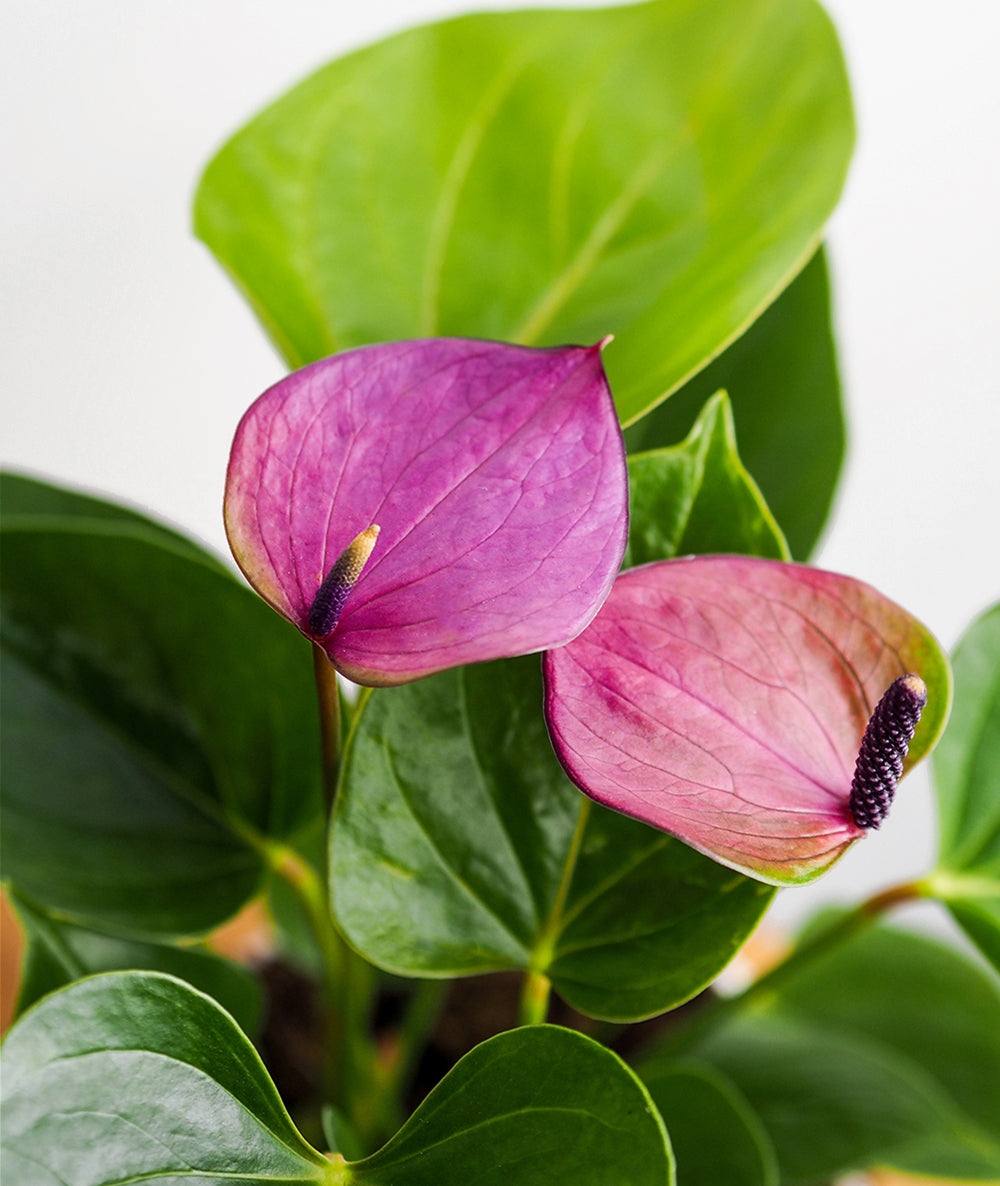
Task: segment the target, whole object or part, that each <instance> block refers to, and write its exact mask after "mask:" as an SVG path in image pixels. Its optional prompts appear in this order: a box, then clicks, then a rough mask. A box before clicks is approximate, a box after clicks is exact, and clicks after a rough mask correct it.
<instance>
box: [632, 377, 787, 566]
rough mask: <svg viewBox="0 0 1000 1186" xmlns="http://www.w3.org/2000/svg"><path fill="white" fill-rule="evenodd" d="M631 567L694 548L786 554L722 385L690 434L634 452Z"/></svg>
mask: <svg viewBox="0 0 1000 1186" xmlns="http://www.w3.org/2000/svg"><path fill="white" fill-rule="evenodd" d="M628 477H629V546H628V549H627V550H626V553H625V567H626V568H631V567H633V566H635V565H640V564H647V563H649V562H650V561H652V560H670V559H672V558H673V557H674V556H678V555H680V556H683V555H685V554H687V553H690V552H747V553H749V554H750V555H752V556H772V557H774V558H775V559H776V560H787V559H788V547H787V545H786V544H785V540H784V537H783V536H782V534H781V529H780V528H779V527H778V525H777V523H775V521H774V516H773V515H772V514H771V512H770V511H769V510H768V508H767V504H766V503H765V502H764V499H763V498H762V497H761V494H760V491H759V490H758V489H757V486H756V484H755V482H754V480H753V478H751V477H750V475H749V474H748V473H747V471H746V469H745V468H744V466H743V463H742V462H741V461H740V458H739V454H738V453H737V452H736V433H735V429H734V427H733V414H732V410H731V408H730V404H729V399H728V398H727V396H726V393H725V392H724V391H720V392H718V393H717V394H716V395H714V396H713V397H712V398H711V399H710V400H709V401H708V402H707V403H706V404H705V407H704V408H703V409H702V412H701V415H700V416H699V417H698V419H697V421H696V422H695V425H694V427H693V428H692V429H691V431H690V433H688V436H687V439H686V440H684V441H682V442H681V444H679V445H675V446H673V447H672V448H667V449H654V450H652V451H651V452H649V453H638V454H633V455H632V456H631V457H629V459H628Z"/></svg>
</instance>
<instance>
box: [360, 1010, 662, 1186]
mask: <svg viewBox="0 0 1000 1186" xmlns="http://www.w3.org/2000/svg"><path fill="white" fill-rule="evenodd" d="M347 1169H348V1171H349V1176H348V1179H347V1181H349V1182H357V1183H358V1186H441V1184H442V1183H449V1184H450V1183H460V1182H475V1183H476V1186H541V1184H542V1183H559V1184H562V1183H567V1184H568V1183H573V1186H608V1184H609V1183H612V1182H613V1183H616V1186H617V1184H624V1183H628V1186H673V1182H674V1166H673V1157H672V1156H671V1152H670V1142H669V1140H668V1139H667V1133H666V1130H665V1129H664V1127H663V1121H662V1120H661V1119H660V1117H659V1115H658V1113H657V1111H656V1108H655V1107H654V1106H653V1103H652V1101H651V1100H650V1098H649V1093H648V1092H647V1091H646V1089H645V1087H643V1085H642V1083H641V1082H640V1081H639V1079H638V1078H636V1076H635V1074H634V1073H633V1072H632V1071H631V1070H630V1069H629V1068H628V1067H627V1066H626V1065H625V1064H624V1063H623V1062H622V1061H621V1060H620V1059H619V1058H618V1057H617V1056H616V1055H614V1054H612V1053H611V1051H610V1050H607V1049H605V1047H603V1046H600V1045H599V1044H598V1043H597V1042H594V1041H591V1039H590V1038H585V1037H584V1036H583V1035H582V1034H578V1033H576V1032H575V1031H573V1030H565V1029H559V1028H557V1027H556V1026H549V1025H545V1026H527V1027H525V1028H523V1029H518V1030H509V1031H508V1032H506V1033H503V1034H498V1035H497V1036H496V1037H495V1038H491V1039H490V1040H489V1041H487V1042H483V1043H482V1044H481V1045H479V1046H477V1047H476V1048H475V1049H474V1050H472V1051H470V1053H469V1054H467V1055H466V1056H465V1058H463V1059H462V1060H461V1061H460V1062H459V1063H458V1064H457V1065H456V1066H455V1067H454V1068H453V1069H452V1070H451V1071H450V1072H449V1073H448V1074H447V1075H446V1076H445V1078H444V1079H443V1080H442V1081H441V1082H440V1083H439V1084H438V1085H437V1087H435V1088H434V1090H433V1091H432V1092H431V1094H430V1095H429V1096H428V1097H427V1099H426V1100H424V1102H423V1103H422V1104H421V1105H420V1107H419V1108H418V1109H417V1110H416V1112H415V1113H414V1114H413V1116H411V1117H410V1119H409V1120H408V1121H407V1123H406V1124H405V1125H404V1126H403V1128H402V1129H400V1131H399V1132H398V1133H397V1134H396V1136H394V1137H393V1138H392V1140H390V1141H389V1143H388V1144H387V1145H385V1146H384V1147H383V1148H382V1149H380V1150H379V1151H378V1152H377V1153H376V1154H374V1156H372V1157H369V1158H367V1160H365V1161H360V1162H354V1163H352V1164H351V1165H349V1166H348V1167H347Z"/></svg>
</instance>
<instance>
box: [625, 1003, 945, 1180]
mask: <svg viewBox="0 0 1000 1186" xmlns="http://www.w3.org/2000/svg"><path fill="white" fill-rule="evenodd" d="M698 1056H699V1057H701V1058H705V1059H707V1060H708V1061H709V1062H711V1063H712V1064H713V1065H714V1066H716V1067H718V1068H719V1069H720V1070H721V1071H722V1072H723V1073H724V1074H725V1075H727V1076H728V1077H729V1078H731V1079H732V1080H733V1082H735V1084H736V1086H737V1087H738V1088H739V1090H740V1091H741V1092H742V1093H743V1095H745V1096H746V1098H747V1099H748V1100H749V1101H750V1105H751V1107H752V1108H753V1109H754V1110H755V1112H756V1113H757V1114H758V1115H759V1116H760V1118H761V1120H762V1121H763V1124H764V1127H765V1128H766V1130H767V1132H768V1134H769V1136H770V1138H771V1140H772V1141H773V1143H774V1148H775V1151H776V1153H777V1157H778V1164H779V1166H780V1170H781V1181H782V1183H783V1184H785V1186H797V1184H798V1183H802V1184H803V1186H804V1184H806V1183H815V1182H820V1181H827V1180H829V1179H831V1178H833V1177H836V1176H839V1175H840V1174H842V1173H844V1172H846V1171H848V1170H852V1169H863V1168H866V1167H868V1166H872V1165H879V1164H882V1163H884V1162H885V1161H887V1160H888V1159H889V1158H890V1157H891V1155H892V1154H893V1153H894V1152H896V1151H898V1150H902V1149H904V1148H906V1147H907V1146H908V1145H909V1144H910V1143H912V1142H913V1141H914V1140H916V1139H918V1138H919V1137H920V1135H921V1134H922V1133H924V1132H926V1131H927V1130H928V1128H934V1127H937V1126H938V1125H940V1124H942V1123H944V1122H945V1121H946V1119H947V1117H948V1107H947V1101H946V1100H944V1099H943V1098H942V1097H941V1094H940V1093H939V1092H938V1091H936V1090H935V1085H934V1083H933V1081H932V1080H931V1079H930V1078H929V1077H928V1076H927V1075H926V1074H925V1073H924V1072H922V1070H921V1068H920V1067H918V1066H915V1065H914V1064H913V1063H911V1062H909V1061H908V1060H907V1059H903V1058H898V1057H896V1056H895V1055H894V1054H893V1053H892V1051H890V1050H887V1049H885V1048H883V1047H882V1046H881V1045H880V1044H879V1043H877V1042H871V1041H869V1040H868V1039H867V1038H866V1037H865V1036H864V1035H855V1034H853V1033H851V1032H850V1031H849V1030H848V1031H841V1030H835V1029H830V1028H828V1027H825V1026H823V1025H822V1024H816V1025H811V1024H808V1023H804V1022H801V1021H791V1020H789V1019H787V1018H783V1019H780V1020H779V1019H777V1018H774V1017H758V1018H755V1019H753V1020H752V1021H751V1020H748V1021H747V1022H746V1023H745V1024H741V1025H739V1026H734V1027H731V1028H728V1029H726V1030H723V1031H722V1032H721V1033H719V1034H717V1035H715V1036H714V1037H713V1038H712V1039H710V1040H709V1041H707V1042H705V1043H704V1044H703V1045H702V1046H701V1047H700V1048H699V1049H698ZM640 1073H641V1074H643V1075H644V1077H645V1075H646V1072H645V1071H644V1070H642V1069H641V1068H640Z"/></svg>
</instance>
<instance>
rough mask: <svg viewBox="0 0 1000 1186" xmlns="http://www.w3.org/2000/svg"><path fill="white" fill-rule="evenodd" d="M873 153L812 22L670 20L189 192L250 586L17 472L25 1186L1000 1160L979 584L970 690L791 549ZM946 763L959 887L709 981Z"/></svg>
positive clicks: (605, 26)
mask: <svg viewBox="0 0 1000 1186" xmlns="http://www.w3.org/2000/svg"><path fill="white" fill-rule="evenodd" d="M852 140H853V127H852V116H851V106H850V99H849V93H848V87H847V82H846V78H845V72H844V67H843V62H842V59H841V55H840V50H839V48H838V44H837V40H836V36H835V34H834V31H833V29H832V28H831V26H830V23H829V21H828V20H827V18H826V16H825V14H824V13H823V11H822V10H821V9H820V7H819V6H818V5H817V4H816V3H814V0H711V3H699V4H691V3H687V2H685V0H650V2H648V3H643V4H638V5H632V6H626V7H612V8H606V9H587V10H581V11H570V10H564V11H547V10H546V11H542V10H540V11H531V12H512V13H490V14H483V15H473V16H469V17H464V18H461V19H458V20H451V21H447V22H444V23H440V24H434V25H429V26H426V27H422V28H416V29H412V30H409V31H406V32H403V33H400V34H399V35H397V36H394V37H391V38H389V39H388V40H386V41H383V42H380V43H379V44H376V45H372V46H370V47H368V48H365V49H362V50H359V51H357V52H355V53H352V54H350V55H349V56H348V57H346V58H343V59H341V60H339V61H335V62H333V63H331V64H330V65H329V66H327V67H326V68H324V69H322V70H320V71H319V73H317V74H315V75H313V76H312V77H311V78H309V79H307V80H306V81H305V82H303V83H302V84H301V85H299V86H297V87H296V88H295V89H294V90H292V91H291V92H290V93H289V94H287V95H286V96H284V97H283V98H281V99H279V100H278V101H277V102H275V103H274V104H273V105H272V106H270V107H268V108H267V109H266V110H265V111H263V112H262V113H261V114H260V115H259V116H257V117H256V118H255V119H254V120H252V122H250V123H249V124H248V125H247V126H246V127H245V128H244V129H243V130H241V131H240V132H238V133H237V134H236V135H235V136H234V137H233V138H232V139H231V140H230V141H229V143H228V144H226V146H225V147H224V148H223V149H222V150H221V151H220V152H219V154H218V155H217V156H216V157H215V159H214V160H213V161H212V162H211V163H210V164H209V165H208V167H207V169H206V171H205V173H204V176H203V178H202V180H201V183H200V186H199V188H198V192H197V196H196V199H195V229H196V232H197V234H198V235H199V236H200V237H201V239H203V240H204V242H205V243H206V244H207V245H208V247H209V248H210V249H211V251H212V252H213V253H214V254H215V255H216V256H217V257H218V259H219V261H220V263H221V264H222V265H223V267H224V268H225V269H226V271H227V272H228V273H229V275H230V276H231V277H233V278H234V279H235V281H236V283H237V285H238V286H239V288H240V290H241V291H242V293H243V294H244V295H245V296H246V297H247V299H248V300H249V301H250V303H251V304H252V306H253V309H254V311H255V312H256V313H257V315H258V316H259V318H260V320H261V322H262V324H263V326H264V329H265V330H266V332H267V333H268V334H269V335H270V337H271V339H272V340H273V342H274V344H275V345H276V347H277V348H278V349H279V350H280V351H281V353H282V354H283V355H284V357H285V358H286V360H287V362H288V364H289V370H290V373H289V374H288V375H287V377H285V378H284V379H282V380H281V381H280V382H278V383H277V384H276V385H275V386H273V387H271V388H270V389H269V390H267V391H265V392H264V393H263V394H262V395H260V394H259V393H258V392H248V393H247V405H248V407H247V411H246V413H245V415H244V416H243V418H242V420H241V422H240V423H239V425H234V426H233V427H234V441H233V446H232V452H231V455H230V457H229V463H228V471H227V474H226V479H225V505H224V512H223V513H224V517H225V525H226V531H227V535H228V538H229V542H230V544H231V547H232V552H233V557H234V558H235V562H236V566H235V567H234V566H233V564H232V563H230V562H229V560H228V559H223V558H220V557H217V556H214V555H211V554H209V553H207V552H206V551H205V550H204V549H203V548H202V547H201V546H199V545H198V544H197V543H195V542H194V541H192V540H191V539H189V538H187V537H186V536H185V535H183V534H181V533H178V532H177V531H176V530H175V529H173V528H169V527H167V526H165V525H164V524H162V523H160V522H157V521H155V520H154V519H151V518H148V517H146V516H145V515H143V514H140V513H139V512H137V511H134V510H132V509H130V508H128V507H125V506H122V505H119V504H117V503H114V502H110V501H104V500H102V499H99V498H96V497H94V496H92V495H89V494H83V493H79V492H76V491H72V490H68V489H66V488H64V487H62V486H59V485H55V484H50V483H48V482H43V481H40V480H38V479H36V478H32V477H28V476H26V475H21V474H14V473H9V474H6V475H4V477H3V489H2V494H3V521H2V528H3V555H4V568H3V636H2V638H3V650H4V674H3V698H4V699H3V712H4V743H3V823H4V829H3V876H4V879H5V885H6V890H7V893H8V895H9V898H10V900H11V902H12V903H13V905H14V907H15V909H16V911H17V914H18V917H19V919H20V922H21V925H22V928H23V931H24V933H25V938H26V951H25V958H24V967H23V973H22V981H21V988H20V1000H19V1013H20V1016H19V1019H18V1020H17V1021H16V1023H15V1024H14V1026H13V1028H12V1029H11V1031H10V1033H9V1035H8V1036H7V1038H6V1041H5V1043H4V1047H3V1054H2V1061H3V1078H2V1093H3V1174H4V1182H5V1184H6V1186H56V1184H69V1183H72V1184H73V1186H111V1184H112V1183H115V1184H121V1183H126V1182H139V1181H149V1182H162V1183H181V1182H189V1181H190V1182H201V1183H206V1184H208V1183H214V1184H221V1183H223V1182H226V1183H234V1182H245V1183H265V1182H282V1183H290V1182H314V1183H318V1184H324V1186H334V1184H336V1186H341V1184H344V1186H346V1184H348V1183H357V1184H359V1186H432V1184H433V1186H452V1184H454V1186H466V1184H467V1183H472V1182H475V1183H477V1184H480V1186H493V1184H495V1186H500V1184H503V1186H539V1184H541V1183H545V1184H546V1186H670V1184H673V1183H679V1184H680V1186H720V1184H725V1186H799V1184H801V1186H808V1184H811V1183H825V1182H832V1181H833V1180H834V1179H837V1178H838V1177H840V1176H841V1175H843V1174H844V1173H847V1172H848V1171H856V1170H864V1169H866V1168H869V1167H893V1168H895V1169H897V1170H900V1171H906V1172H912V1173H916V1174H920V1175H924V1176H931V1177H938V1178H944V1179H946V1180H948V1181H952V1182H955V1181H965V1180H968V1181H990V1180H997V1179H998V1178H1000V1089H998V1084H1000V979H998V972H1000V675H998V672H1000V606H997V607H994V608H993V609H992V610H989V611H988V612H987V613H985V614H984V615H983V617H982V618H981V619H979V621H977V622H976V623H975V624H974V625H973V626H972V627H971V629H970V631H969V633H968V635H967V636H966V638H965V639H964V640H963V642H962V643H961V644H960V646H959V648H958V650H957V653H956V654H955V656H954V660H953V662H954V691H953V676H952V667H951V665H949V661H948V659H947V658H946V657H945V655H944V654H943V653H942V651H941V649H940V648H939V646H938V644H937V643H936V641H935V639H934V637H933V635H932V634H931V632H930V631H929V630H928V629H927V627H925V626H924V625H923V624H921V623H920V622H918V621H916V620H915V619H914V617H913V616H912V615H911V614H910V613H908V612H907V611H906V610H905V609H904V608H902V607H901V606H899V605H897V604H895V603H894V602H892V601H890V600H889V599H888V598H886V597H885V596H883V595H882V594H881V593H879V592H878V591H877V590H876V589H873V588H872V587H871V586H869V585H868V584H866V583H864V581H863V580H861V579H859V578H858V576H857V575H842V574H838V573H832V572H826V571H822V570H820V569H818V568H815V567H812V566H810V565H809V564H808V558H809V555H810V553H811V551H812V549H813V546H814V545H815V542H816V540H817V537H818V534H819V532H820V530H821V528H822V525H823V523H824V520H825V518H826V515H827V512H828V510H829V507H830V502H831V498H832V495H833V491H834V487H835V483H836V479H837V473H838V469H839V465H840V461H841V455H842V451H843V424H842V417H841V410H840V398H839V389H838V382H837V372H836V363H835V357H834V351H833V341H832V336H831V331H830V310H829V296H828V291H827V276H826V265H825V261H824V256H823V250H822V247H821V240H822V234H823V227H824V223H825V221H826V219H827V217H828V216H829V214H830V212H831V211H832V209H833V208H834V206H835V204H836V202H837V199H838V196H839V193H840V190H841V187H842V184H843V181H844V177H845V173H846V170H847V167H848V161H849V157H850V153H851V147H852ZM255 396H256V397H257V398H256V399H255V398H254V397H255ZM737 442H739V447H738V445H737ZM221 469H222V465H221V462H220V485H221V481H222V475H221ZM237 567H238V569H239V571H238V572H237V571H236V568H237ZM953 698H954V709H953V711H952V714H951V720H950V723H948V718H949V711H950V710H951V709H952V700H953ZM946 723H947V727H946ZM935 745H936V746H937V749H936V753H935V755H934V774H935V781H936V792H937V795H938V800H939V804H940V817H941V838H940V855H939V857H938V862H937V866H936V868H934V869H933V870H930V871H928V872H927V874H926V876H924V877H923V878H921V879H919V880H917V881H914V882H912V883H908V884H905V885H897V886H890V887H888V888H887V889H886V890H885V891H884V892H883V893H880V894H878V895H877V896H876V897H874V898H872V899H869V900H867V901H863V902H861V903H858V904H855V905H853V906H850V907H848V908H846V909H844V910H840V911H837V912H832V913H830V914H824V915H822V916H820V917H818V918H816V919H815V920H813V922H811V923H810V924H809V925H808V926H807V927H806V928H805V930H804V932H803V934H802V935H801V936H800V937H799V939H798V941H797V942H796V944H795V945H794V946H793V947H792V948H791V950H790V951H789V952H788V953H787V954H786V955H785V956H784V957H783V958H782V959H781V960H780V961H778V962H777V963H774V964H773V965H772V966H770V967H769V968H768V969H763V970H762V969H758V972H759V973H762V974H758V976H757V978H756V979H752V980H751V982H750V983H749V986H748V987H746V988H745V989H743V990H742V991H738V992H733V991H728V992H727V991H722V990H720V989H718V988H716V987H713V985H714V982H715V981H716V980H717V978H718V977H719V975H720V973H722V972H723V970H724V969H725V968H726V966H727V965H728V964H729V963H730V961H731V960H732V959H733V957H734V956H736V955H737V953H738V952H740V951H741V949H742V948H743V947H744V945H745V944H746V942H747V940H748V939H749V938H750V936H751V935H752V933H753V932H754V930H755V928H756V927H757V924H758V923H759V922H760V920H761V918H762V916H763V915H764V913H765V911H766V910H767V908H768V905H769V903H770V902H771V900H772V898H773V897H774V895H775V893H777V892H779V889H780V891H781V892H784V893H795V892H796V889H795V887H796V886H799V885H801V884H803V883H806V882H809V881H811V880H813V879H815V878H816V877H819V876H820V875H822V874H823V873H824V871H825V870H827V869H828V868H829V867H830V866H831V865H832V864H833V863H834V862H835V861H837V860H838V858H839V857H840V856H841V855H842V854H843V853H844V852H845V850H847V849H848V848H850V847H852V846H855V845H863V846H864V849H865V850H866V851H867V852H870V859H871V860H872V861H874V862H878V860H879V835H878V833H877V830H878V829H879V828H891V827H892V826H893V816H892V802H893V797H894V795H895V794H896V793H897V784H898V783H899V780H900V779H901V778H902V777H903V776H905V774H906V772H907V771H908V770H909V768H910V767H911V766H912V765H914V764H915V763H916V762H918V761H920V760H921V759H923V758H925V757H927V755H929V754H930V753H931V751H932V750H933V749H934V748H935ZM899 793H900V794H905V793H906V787H905V784H904V785H903V787H902V789H901V790H900V791H899ZM917 899H929V900H935V901H937V902H939V903H942V904H943V906H944V907H945V908H946V909H947V910H948V911H950V913H951V915H952V917H953V920H954V922H955V923H956V924H957V927H958V928H961V930H962V931H964V933H965V935H966V936H967V937H968V939H969V940H970V941H971V942H970V943H968V944H966V945H965V946H964V947H961V948H960V947H959V945H958V944H957V943H945V942H943V941H940V940H937V939H931V938H927V937H925V936H924V935H922V934H918V933H915V932H913V931H910V930H905V929H901V928H899V927H898V926H893V925H890V923H889V922H888V921H887V915H888V913H889V912H890V911H891V910H892V908H894V907H895V906H897V905H899V904H901V903H904V902H911V901H914V900H917ZM244 908H248V909H250V910H253V911H255V914H254V917H257V918H258V919H260V918H263V919H264V923H263V924H260V925H263V926H265V927H266V943H265V944H264V945H263V948H262V949H258V954H257V955H256V957H255V958H254V959H253V960H250V961H249V962H244V963H243V964H236V963H232V962H229V961H228V960H226V959H224V958H222V957H221V956H220V955H219V954H217V949H216V946H215V945H214V940H213V935H214V934H215V933H216V931H217V929H218V928H219V927H220V925H221V924H223V923H225V922H227V920H230V919H232V918H233V917H234V916H235V915H238V914H240V912H241V911H243V909H244ZM956 933H957V932H956Z"/></svg>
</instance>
